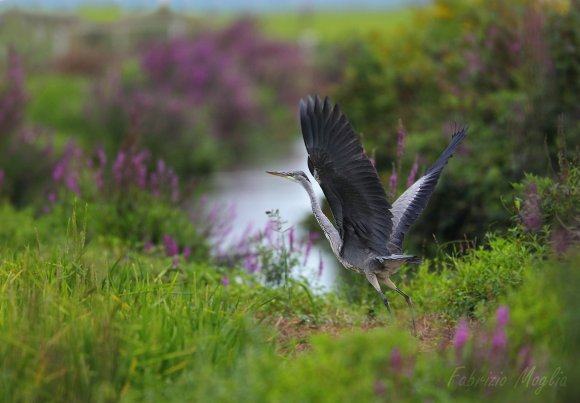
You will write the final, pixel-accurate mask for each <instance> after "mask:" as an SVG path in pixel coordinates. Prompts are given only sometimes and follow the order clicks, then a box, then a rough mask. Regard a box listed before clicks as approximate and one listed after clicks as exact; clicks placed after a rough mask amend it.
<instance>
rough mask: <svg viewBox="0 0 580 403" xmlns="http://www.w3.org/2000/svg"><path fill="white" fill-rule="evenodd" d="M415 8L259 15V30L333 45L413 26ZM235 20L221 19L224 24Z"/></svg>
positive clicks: (278, 36) (287, 37)
mask: <svg viewBox="0 0 580 403" xmlns="http://www.w3.org/2000/svg"><path fill="white" fill-rule="evenodd" d="M412 16H413V8H402V9H394V10H388V11H378V12H372V11H353V12H340V11H332V12H330V11H329V12H312V13H304V14H299V13H286V14H264V15H258V16H257V19H258V22H259V24H260V26H261V27H262V28H263V29H264V31H265V32H266V33H267V34H270V35H272V36H273V37H276V38H281V39H288V40H295V39H300V38H303V37H305V36H314V38H315V39H317V40H320V41H323V42H330V41H340V40H345V39H349V38H351V37H353V36H355V35H363V36H364V35H368V34H370V33H378V34H381V35H383V34H390V33H393V32H394V31H395V30H396V29H397V27H401V26H403V25H405V24H406V23H408V22H410V20H411V18H412ZM231 19H232V17H220V21H221V23H223V22H227V21H231Z"/></svg>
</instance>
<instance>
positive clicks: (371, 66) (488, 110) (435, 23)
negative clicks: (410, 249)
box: [336, 0, 580, 248]
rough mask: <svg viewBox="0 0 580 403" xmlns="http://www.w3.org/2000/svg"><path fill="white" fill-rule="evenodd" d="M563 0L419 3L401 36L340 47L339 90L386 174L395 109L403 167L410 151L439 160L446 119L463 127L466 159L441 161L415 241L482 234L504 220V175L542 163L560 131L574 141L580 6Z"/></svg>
mask: <svg viewBox="0 0 580 403" xmlns="http://www.w3.org/2000/svg"><path fill="white" fill-rule="evenodd" d="M559 4H560V3H545V2H539V1H533V2H527V1H526V2H524V1H518V2H511V3H509V4H507V3H505V2H501V1H491V2H483V3H482V2H477V1H468V2H465V1H455V0H440V1H436V2H435V4H434V5H433V6H432V7H427V8H424V9H422V10H419V11H417V12H416V15H415V21H414V24H413V27H414V28H413V29H412V30H404V29H401V30H400V32H398V35H396V38H397V39H396V40H393V39H392V37H393V36H389V37H381V36H380V35H372V36H370V37H368V38H365V40H364V41H355V42H353V43H352V44H351V45H350V46H349V47H348V48H347V51H344V50H343V51H342V52H345V53H347V54H349V57H348V59H347V60H348V62H347V64H346V65H345V66H344V69H343V79H344V80H343V82H342V83H341V85H340V86H339V87H338V89H337V93H336V96H337V99H338V101H339V102H340V103H341V105H342V107H343V108H344V110H346V111H348V114H349V117H350V118H351V119H352V120H353V122H354V125H355V127H356V128H357V129H358V130H359V131H361V132H362V133H363V135H364V140H365V142H366V144H367V148H368V149H370V150H372V149H374V148H375V147H376V149H377V154H376V160H377V168H378V169H379V171H380V172H381V174H382V177H383V179H384V182H388V178H389V175H390V171H391V167H392V165H391V162H390V161H393V160H395V157H396V156H395V150H396V140H395V139H396V136H394V133H395V128H396V125H397V121H398V120H399V119H402V121H403V122H404V124H405V126H406V127H407V128H408V132H409V135H408V136H407V139H408V151H409V152H408V153H407V158H405V159H404V160H403V166H404V167H405V168H404V171H407V170H408V169H410V167H411V166H412V164H413V162H414V159H415V156H416V154H419V162H420V163H421V165H425V166H428V165H429V164H430V163H431V162H432V161H433V160H434V159H435V158H436V156H437V155H438V153H439V152H440V151H441V150H442V149H443V147H444V146H445V143H446V142H447V141H448V136H449V134H450V132H451V131H452V129H451V128H450V127H449V126H450V125H449V123H447V122H449V121H459V123H461V124H463V123H467V124H468V125H469V134H470V135H469V137H468V139H467V141H466V144H465V148H464V151H463V152H460V153H458V154H460V155H459V156H458V160H459V159H461V158H462V157H464V156H465V157H467V158H465V160H464V161H456V160H452V161H451V162H450V164H449V166H448V168H446V172H445V174H444V175H443V177H442V180H441V183H440V185H439V186H438V189H437V192H435V194H434V195H433V198H432V200H431V202H430V205H429V207H428V209H427V211H426V214H425V215H424V217H429V218H425V219H423V220H420V222H419V223H418V225H417V226H416V227H415V228H416V229H415V231H413V232H412V233H411V234H410V237H409V240H410V242H412V243H413V244H414V247H415V248H419V247H422V245H423V244H424V241H425V240H426V239H427V237H428V238H431V234H435V236H436V237H437V239H439V240H441V241H448V240H451V239H455V238H457V237H458V236H459V235H462V234H466V235H467V236H468V237H470V238H475V237H479V238H481V237H482V236H483V234H484V233H485V232H486V231H487V230H488V226H489V224H490V223H491V224H492V225H494V226H497V227H505V226H507V225H508V223H509V215H508V213H507V211H505V209H504V208H503V206H502V205H501V203H500V196H501V195H502V194H507V193H509V191H510V190H511V189H510V185H509V182H510V181H511V182H513V181H518V180H520V179H522V177H523V172H524V171H525V172H533V173H537V174H545V173H547V172H548V169H549V168H548V167H549V165H550V160H551V161H555V160H556V158H557V152H558V149H559V148H560V147H561V146H562V144H561V143H562V141H563V139H564V137H566V138H567V140H566V142H567V147H569V148H571V149H575V147H577V146H578V145H579V144H580V126H578V122H577V119H574V117H575V116H577V115H578V93H579V92H578V91H574V89H575V88H576V87H577V85H578V80H577V74H578V71H577V70H578V69H577V66H578V64H579V63H578V61H579V60H580V53H578V49H580V47H579V46H577V43H578V38H579V37H580V29H579V28H578V27H580V24H574V21H577V19H578V16H579V15H580V14H579V11H578V10H579V9H580V8H579V7H577V6H574V5H577V1H574V2H572V6H571V7H570V8H566V7H564V8H562V7H560V5H559ZM418 26H420V27H421V28H420V29H416V28H415V27H418ZM574 66H576V67H574ZM369 94H372V96H369ZM441 128H443V132H444V133H445V136H444V137H445V139H442V136H441V135H440V131H441ZM558 132H560V133H564V134H565V135H563V136H560V140H558V135H557V133H558ZM544 140H545V141H544ZM546 147H547V151H548V154H549V158H547V157H546ZM389 150H390V151H389ZM427 156H428V158H427ZM416 234H425V237H424V238H421V237H419V236H418V235H416Z"/></svg>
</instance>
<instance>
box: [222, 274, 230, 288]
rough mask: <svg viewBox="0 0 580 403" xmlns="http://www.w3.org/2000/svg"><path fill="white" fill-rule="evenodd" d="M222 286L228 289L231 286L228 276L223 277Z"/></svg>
mask: <svg viewBox="0 0 580 403" xmlns="http://www.w3.org/2000/svg"><path fill="white" fill-rule="evenodd" d="M222 285H223V286H224V287H227V286H228V285H230V280H229V279H228V278H227V277H226V276H223V277H222Z"/></svg>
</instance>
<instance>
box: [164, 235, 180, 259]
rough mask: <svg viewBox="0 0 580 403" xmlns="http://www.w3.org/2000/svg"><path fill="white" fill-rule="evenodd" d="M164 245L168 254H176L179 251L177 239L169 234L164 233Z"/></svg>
mask: <svg viewBox="0 0 580 403" xmlns="http://www.w3.org/2000/svg"><path fill="white" fill-rule="evenodd" d="M163 247H164V248H165V254H166V255H167V256H175V255H177V254H178V253H179V246H178V245H177V241H176V240H174V239H173V238H171V236H170V235H168V234H164V235H163Z"/></svg>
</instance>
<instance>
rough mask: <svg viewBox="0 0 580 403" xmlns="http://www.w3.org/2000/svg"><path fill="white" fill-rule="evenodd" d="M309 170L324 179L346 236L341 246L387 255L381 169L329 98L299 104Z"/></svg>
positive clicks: (322, 183)
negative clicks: (367, 154) (376, 166)
mask: <svg viewBox="0 0 580 403" xmlns="http://www.w3.org/2000/svg"><path fill="white" fill-rule="evenodd" d="M300 123H301V127H302V134H303V137H304V144H305V145H306V149H307V151H308V158H309V163H308V166H309V169H310V171H311V173H312V175H313V176H314V178H315V179H316V180H317V181H318V183H319V184H320V187H321V188H322V190H323V192H324V195H325V196H326V199H327V200H328V203H329V205H330V209H331V210H332V214H333V216H334V220H335V222H336V226H337V229H338V231H339V234H340V236H341V238H342V240H343V251H344V250H345V249H348V248H349V245H350V246H351V247H353V248H354V247H355V245H356V247H357V248H358V247H360V246H362V247H367V248H370V249H372V250H374V251H375V252H376V253H378V254H381V255H386V254H388V249H387V242H388V240H389V237H390V234H391V211H390V205H389V203H388V201H387V196H386V194H385V190H384V188H383V186H382V184H381V182H380V180H379V177H378V174H377V171H376V169H375V168H374V166H373V165H372V164H371V162H370V160H369V159H368V157H367V156H366V154H365V152H364V150H363V147H362V144H361V141H360V138H359V136H358V134H357V133H356V132H355V131H354V129H353V128H352V126H351V124H350V123H349V121H348V119H347V118H346V116H345V115H344V114H343V113H342V112H341V110H340V109H339V107H338V105H335V106H334V108H332V107H331V105H330V101H329V100H328V97H327V98H325V100H324V102H323V101H322V100H321V99H320V97H316V99H315V100H313V99H312V98H310V97H309V98H308V100H307V101H306V102H304V101H301V103H300Z"/></svg>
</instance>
